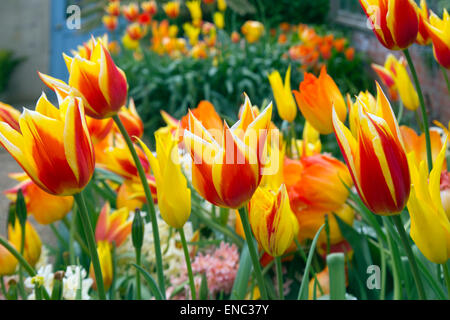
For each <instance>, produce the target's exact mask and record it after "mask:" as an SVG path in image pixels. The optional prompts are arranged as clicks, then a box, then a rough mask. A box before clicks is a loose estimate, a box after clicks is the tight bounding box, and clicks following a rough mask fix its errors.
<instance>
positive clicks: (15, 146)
mask: <svg viewBox="0 0 450 320" xmlns="http://www.w3.org/2000/svg"><path fill="white" fill-rule="evenodd" d="M19 125H20V131H16V130H14V129H13V128H11V126H10V125H9V124H7V123H6V122H0V144H2V145H3V147H4V148H5V149H6V150H7V151H8V152H9V153H10V154H11V155H12V156H13V157H14V159H15V160H16V161H17V162H18V163H19V165H20V166H21V167H22V168H23V170H24V171H25V172H26V173H27V174H28V176H29V177H30V178H31V180H33V182H34V183H36V184H37V185H38V186H39V187H40V188H42V189H43V190H45V191H46V192H48V193H50V194H53V195H59V196H61V195H63V196H65V195H73V194H75V193H79V192H80V191H81V190H82V189H83V188H84V187H85V186H86V185H87V183H88V182H89V180H90V179H91V177H92V174H93V172H94V151H93V147H92V142H91V139H90V136H89V132H88V129H87V126H86V120H85V116H84V108H83V102H82V100H81V99H79V98H74V97H73V96H67V97H66V98H65V99H64V100H62V101H61V103H60V108H59V110H58V109H57V108H55V107H54V106H53V105H52V104H51V103H50V102H49V101H48V100H47V97H46V96H45V94H42V96H41V97H40V98H39V100H38V102H37V104H36V111H30V110H28V109H24V111H23V113H22V115H21V116H20V118H19Z"/></svg>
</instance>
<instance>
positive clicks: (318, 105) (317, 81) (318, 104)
mask: <svg viewBox="0 0 450 320" xmlns="http://www.w3.org/2000/svg"><path fill="white" fill-rule="evenodd" d="M293 92H294V95H295V99H296V100H297V104H298V106H299V108H300V111H301V112H302V114H303V116H304V117H305V119H306V120H307V121H308V122H309V123H310V124H311V125H312V126H313V127H314V128H315V129H316V130H317V131H319V132H320V133H321V134H329V133H331V132H333V124H332V121H331V111H332V109H333V106H334V109H335V110H336V113H337V115H338V117H339V119H340V120H341V121H344V120H345V117H346V116H347V107H346V105H345V101H344V98H343V97H342V95H341V93H340V91H339V88H338V87H337V85H336V83H335V82H334V81H333V79H332V78H331V77H330V76H329V75H328V74H327V70H326V68H325V67H322V69H321V71H320V75H319V78H316V77H315V76H314V75H313V74H311V73H305V76H304V79H303V81H302V82H301V83H300V88H299V91H297V90H294V91H293Z"/></svg>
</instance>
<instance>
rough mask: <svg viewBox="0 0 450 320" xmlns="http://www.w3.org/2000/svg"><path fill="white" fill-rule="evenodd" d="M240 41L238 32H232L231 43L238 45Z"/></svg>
mask: <svg viewBox="0 0 450 320" xmlns="http://www.w3.org/2000/svg"><path fill="white" fill-rule="evenodd" d="M240 40H241V36H240V35H239V32H237V31H233V32H232V33H231V41H232V42H233V43H238V42H239V41H240Z"/></svg>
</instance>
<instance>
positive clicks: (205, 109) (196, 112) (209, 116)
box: [181, 100, 223, 137]
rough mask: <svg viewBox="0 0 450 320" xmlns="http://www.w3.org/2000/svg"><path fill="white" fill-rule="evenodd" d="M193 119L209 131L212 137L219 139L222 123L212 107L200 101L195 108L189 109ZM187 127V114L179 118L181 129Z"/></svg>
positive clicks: (207, 102) (208, 103) (209, 103)
mask: <svg viewBox="0 0 450 320" xmlns="http://www.w3.org/2000/svg"><path fill="white" fill-rule="evenodd" d="M190 113H192V115H193V116H195V118H196V119H197V120H198V121H200V123H201V124H202V126H203V127H204V128H205V129H206V130H208V131H209V133H210V134H212V135H213V136H214V137H221V136H222V132H223V121H222V119H221V118H220V116H219V114H218V113H217V111H216V109H215V108H214V105H213V104H212V103H211V102H209V101H206V100H203V101H200V103H199V104H198V105H197V108H195V109H191V110H190ZM188 127H189V113H188V114H187V115H185V116H184V117H183V118H181V128H183V129H187V128H188Z"/></svg>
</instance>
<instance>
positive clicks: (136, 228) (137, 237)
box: [131, 209, 145, 250]
mask: <svg viewBox="0 0 450 320" xmlns="http://www.w3.org/2000/svg"><path fill="white" fill-rule="evenodd" d="M144 230H145V225H144V221H143V219H142V216H141V211H140V210H139V209H136V211H135V212H134V219H133V224H132V225H131V238H132V240H133V246H134V248H135V249H137V250H139V249H141V248H142V243H143V241H144Z"/></svg>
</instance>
